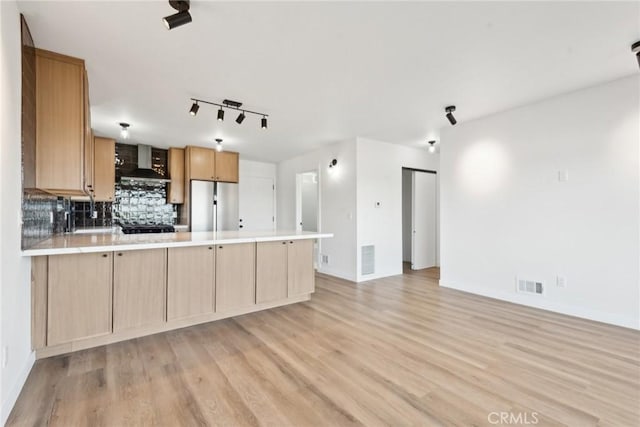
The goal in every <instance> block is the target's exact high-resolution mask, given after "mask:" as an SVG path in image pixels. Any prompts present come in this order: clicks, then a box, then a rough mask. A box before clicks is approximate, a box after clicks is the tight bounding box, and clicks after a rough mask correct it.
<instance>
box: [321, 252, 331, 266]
mask: <svg viewBox="0 0 640 427" xmlns="http://www.w3.org/2000/svg"><path fill="white" fill-rule="evenodd" d="M322 263H323V264H329V255H324V254H323V255H322Z"/></svg>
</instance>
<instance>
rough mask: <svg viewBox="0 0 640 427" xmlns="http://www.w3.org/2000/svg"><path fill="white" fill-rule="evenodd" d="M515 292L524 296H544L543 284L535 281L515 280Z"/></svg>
mask: <svg viewBox="0 0 640 427" xmlns="http://www.w3.org/2000/svg"><path fill="white" fill-rule="evenodd" d="M516 285H517V287H518V289H517V291H518V292H521V293H524V294H533V295H544V284H543V283H542V282H539V281H537V280H531V279H520V278H516Z"/></svg>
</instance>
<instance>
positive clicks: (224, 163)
mask: <svg viewBox="0 0 640 427" xmlns="http://www.w3.org/2000/svg"><path fill="white" fill-rule="evenodd" d="M216 181H223V182H238V153H234V152H232V151H221V152H218V153H216Z"/></svg>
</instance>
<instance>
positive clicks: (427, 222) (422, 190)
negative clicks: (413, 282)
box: [411, 171, 436, 270]
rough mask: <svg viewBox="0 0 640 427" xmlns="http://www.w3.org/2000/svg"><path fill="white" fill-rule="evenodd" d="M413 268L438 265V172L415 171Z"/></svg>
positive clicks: (412, 226)
mask: <svg viewBox="0 0 640 427" xmlns="http://www.w3.org/2000/svg"><path fill="white" fill-rule="evenodd" d="M411 200H412V203H411V205H412V212H411V228H412V231H413V235H412V238H411V269H412V270H421V269H423V268H429V267H435V265H436V174H434V173H427V172H418V171H413V177H412V191H411Z"/></svg>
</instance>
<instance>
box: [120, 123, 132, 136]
mask: <svg viewBox="0 0 640 427" xmlns="http://www.w3.org/2000/svg"><path fill="white" fill-rule="evenodd" d="M118 124H119V125H120V136H121V137H122V139H127V138H129V126H130V125H129V123H125V122H120V123H118Z"/></svg>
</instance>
